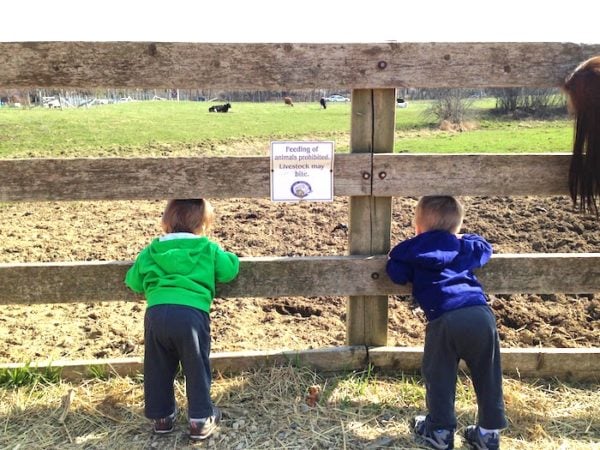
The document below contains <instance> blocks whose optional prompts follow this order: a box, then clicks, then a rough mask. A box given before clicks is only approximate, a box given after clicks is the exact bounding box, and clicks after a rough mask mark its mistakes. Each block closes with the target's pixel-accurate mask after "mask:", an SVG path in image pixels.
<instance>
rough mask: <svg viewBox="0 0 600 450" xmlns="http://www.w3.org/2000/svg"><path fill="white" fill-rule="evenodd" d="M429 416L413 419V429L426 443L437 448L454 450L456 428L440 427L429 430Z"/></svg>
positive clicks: (438, 449)
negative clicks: (427, 423) (427, 424)
mask: <svg viewBox="0 0 600 450" xmlns="http://www.w3.org/2000/svg"><path fill="white" fill-rule="evenodd" d="M426 422H427V417H426V416H416V417H415V418H414V419H413V431H414V432H415V435H416V436H417V438H418V439H419V440H420V441H422V442H423V443H424V444H425V445H427V446H429V447H431V448H435V449H437V450H452V449H453V448H454V430H446V429H444V428H440V429H438V430H432V431H430V432H427V426H426Z"/></svg>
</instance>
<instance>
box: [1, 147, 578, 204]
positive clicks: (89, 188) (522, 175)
mask: <svg viewBox="0 0 600 450" xmlns="http://www.w3.org/2000/svg"><path fill="white" fill-rule="evenodd" d="M570 158H571V156H570V155H569V154H560V153H551V154H516V155H498V154H471V155H465V154H461V155H453V154H445V155H430V154H428V155H424V154H414V155H406V154H375V155H373V154H366V153H362V154H361V153H352V154H345V153H342V154H338V153H336V154H335V160H334V183H335V186H334V193H335V195H336V196H367V195H375V196H390V197H391V196H420V195H431V194H445V195H471V196H477V195H493V196H503V195H506V196H509V195H537V196H546V195H566V194H567V193H568V184H567V175H568V167H569V162H570ZM270 170H271V169H270V158H269V157H266V156H248V157H184V158H81V159H7V160H0V180H2V183H1V184H0V201H5V202H6V201H45V200H134V199H165V198H189V197H197V196H202V197H207V198H251V197H254V198H258V197H269V196H270ZM371 173H372V174H373V176H371ZM371 178H372V179H371ZM231 180H236V182H235V183H232V182H231Z"/></svg>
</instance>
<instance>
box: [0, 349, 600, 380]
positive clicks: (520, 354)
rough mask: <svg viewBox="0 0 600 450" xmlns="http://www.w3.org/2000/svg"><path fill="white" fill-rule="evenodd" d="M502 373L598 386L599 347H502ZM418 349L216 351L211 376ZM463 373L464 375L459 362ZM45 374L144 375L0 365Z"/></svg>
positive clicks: (375, 361) (395, 356)
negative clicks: (52, 371)
mask: <svg viewBox="0 0 600 450" xmlns="http://www.w3.org/2000/svg"><path fill="white" fill-rule="evenodd" d="M501 354H502V372H504V373H505V374H507V375H512V376H517V377H535V378H547V377H552V378H559V379H563V380H565V379H566V380H579V381H596V382H597V381H598V380H599V379H600V349H598V348H503V349H501ZM422 359H423V348H422V347H365V346H341V347H332V348H321V349H312V350H262V351H241V352H216V353H212V354H211V355H210V364H211V368H212V370H213V371H214V372H219V373H225V374H230V373H239V372H242V371H247V370H256V369H261V368H264V367H272V366H288V365H294V366H298V367H310V368H311V369H314V370H318V371H321V372H339V371H348V370H361V369H366V368H367V367H371V368H373V367H375V368H378V369H382V370H391V371H394V373H396V374H397V373H398V372H403V373H419V372H420V369H421V360H422ZM460 367H461V369H462V370H465V371H466V372H468V369H467V368H466V366H465V364H464V363H462V362H461V365H460ZM19 368H27V369H28V370H39V371H42V372H43V371H45V370H47V369H48V368H54V369H56V370H58V371H60V376H61V378H62V379H66V380H73V381H78V380H81V379H83V378H90V377H95V376H97V374H99V373H100V374H107V375H108V374H111V375H119V376H133V375H136V374H139V373H142V372H143V370H144V362H143V359H142V358H139V357H138V358H135V357H130V358H115V359H93V360H79V361H77V360H76V361H52V362H34V363H0V370H2V369H8V370H11V369H12V370H15V369H19Z"/></svg>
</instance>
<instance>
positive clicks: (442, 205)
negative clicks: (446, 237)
mask: <svg viewBox="0 0 600 450" xmlns="http://www.w3.org/2000/svg"><path fill="white" fill-rule="evenodd" d="M463 218H464V209H463V207H462V205H461V204H460V202H459V201H458V200H456V199H455V198H454V197H451V196H449V195H426V196H424V197H421V199H420V200H419V203H417V209H416V211H415V223H416V225H418V227H419V228H420V230H421V232H425V231H433V230H443V231H447V232H449V233H453V234H456V233H458V231H459V230H460V227H461V225H462V222H463Z"/></svg>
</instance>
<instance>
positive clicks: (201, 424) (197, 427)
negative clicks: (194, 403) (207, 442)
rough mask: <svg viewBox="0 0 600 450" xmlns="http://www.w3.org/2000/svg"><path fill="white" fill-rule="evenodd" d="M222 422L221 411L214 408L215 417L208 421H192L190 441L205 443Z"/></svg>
mask: <svg viewBox="0 0 600 450" xmlns="http://www.w3.org/2000/svg"><path fill="white" fill-rule="evenodd" d="M220 421H221V410H220V409H219V408H217V407H216V406H213V415H212V416H210V417H207V418H206V419H191V420H190V439H192V440H194V441H203V440H204V439H206V438H207V437H209V436H210V435H211V434H212V433H213V431H215V430H216V429H217V425H218V424H219V422H220Z"/></svg>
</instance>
